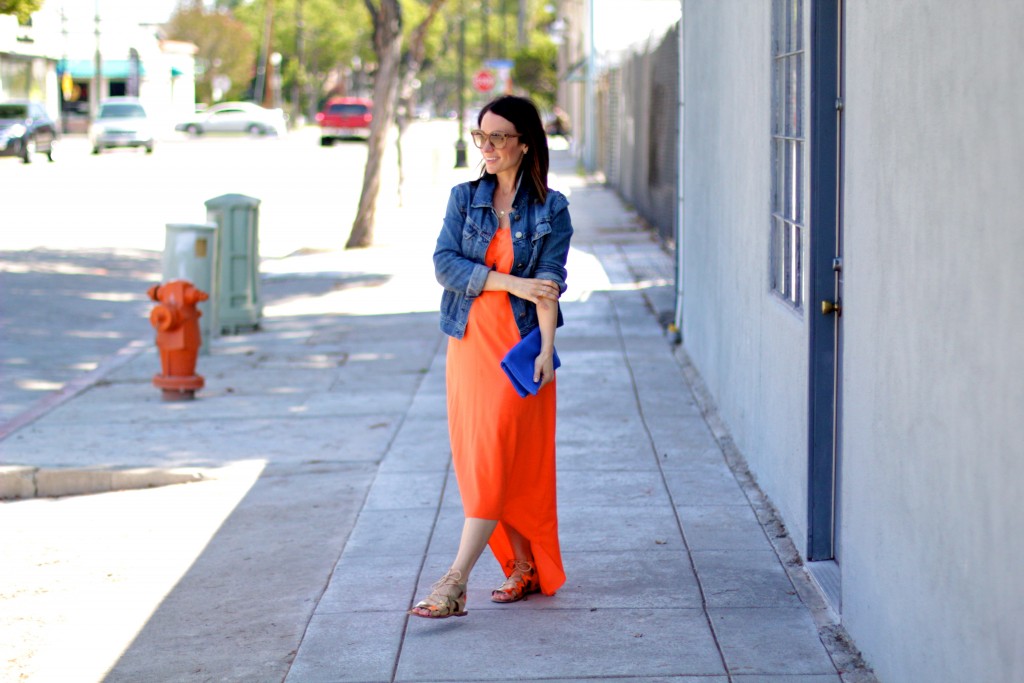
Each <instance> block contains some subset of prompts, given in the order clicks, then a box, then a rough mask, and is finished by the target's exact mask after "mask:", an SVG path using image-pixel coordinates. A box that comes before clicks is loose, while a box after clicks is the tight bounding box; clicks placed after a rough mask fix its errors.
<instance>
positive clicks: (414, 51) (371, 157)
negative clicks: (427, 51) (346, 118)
mask: <svg viewBox="0 0 1024 683" xmlns="http://www.w3.org/2000/svg"><path fill="white" fill-rule="evenodd" d="M364 1H365V3H366V8H367V9H368V10H369V12H370V16H371V18H372V19H373V43H374V51H375V52H376V53H377V61H378V64H379V66H378V68H377V73H376V75H375V77H374V83H373V121H371V122H370V140H369V142H368V143H367V145H368V148H369V149H368V150H367V155H366V171H365V172H364V173H363V191H362V194H361V195H360V197H359V211H358V212H357V213H356V219H355V221H354V222H353V223H352V232H351V233H350V234H349V237H348V242H346V243H345V248H346V249H354V248H359V247H368V246H370V245H371V244H373V227H374V220H375V216H376V210H377V196H378V195H379V194H380V174H381V167H382V161H383V158H384V152H385V150H386V149H387V134H388V131H390V130H391V126H392V125H394V123H395V110H396V107H397V100H398V98H399V97H400V96H401V97H402V98H403V99H406V98H407V97H408V96H407V94H406V93H408V92H411V90H412V86H411V84H412V81H413V79H415V78H416V74H417V73H418V72H419V68H420V64H422V63H423V52H424V40H425V37H426V33H427V29H428V28H429V26H430V23H431V22H432V21H433V20H434V17H436V16H437V13H438V11H440V9H441V6H442V5H443V4H444V2H445V0H431V3H430V7H429V8H428V10H427V16H426V17H425V18H424V19H423V21H422V22H420V24H419V26H417V27H416V29H415V30H414V31H413V33H412V35H411V37H410V48H409V54H408V55H406V60H405V68H404V73H403V69H402V16H401V7H399V5H398V0H381V5H380V7H379V8H378V7H376V6H375V5H374V3H373V2H372V0H364ZM406 106H407V107H408V101H406ZM408 115H409V112H408V111H406V116H408ZM396 144H397V145H398V174H399V182H400V183H401V181H402V176H403V173H402V147H401V145H402V141H401V131H399V137H398V139H397V140H396ZM399 197H401V186H399Z"/></svg>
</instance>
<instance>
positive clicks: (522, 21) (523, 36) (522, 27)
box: [519, 0, 527, 47]
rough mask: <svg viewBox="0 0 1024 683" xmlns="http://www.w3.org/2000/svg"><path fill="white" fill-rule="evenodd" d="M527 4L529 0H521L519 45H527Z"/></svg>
mask: <svg viewBox="0 0 1024 683" xmlns="http://www.w3.org/2000/svg"><path fill="white" fill-rule="evenodd" d="M526 5H527V0H519V47H526V43H527V36H526Z"/></svg>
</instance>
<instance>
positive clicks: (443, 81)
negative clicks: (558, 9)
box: [420, 0, 558, 112]
mask: <svg viewBox="0 0 1024 683" xmlns="http://www.w3.org/2000/svg"><path fill="white" fill-rule="evenodd" d="M553 5H554V3H551V2H549V1H548V0H528V2H527V23H528V26H527V27H526V29H527V30H526V36H527V45H525V46H523V47H520V46H519V44H518V42H519V41H518V35H519V0H472V1H470V0H449V3H448V4H447V5H446V6H445V8H444V11H443V13H442V16H441V17H440V18H439V20H438V22H436V24H437V25H436V26H435V31H433V32H432V35H431V36H430V37H429V38H428V55H429V57H428V63H427V64H426V66H425V67H424V74H423V76H422V78H421V80H422V81H423V88H422V90H421V92H420V101H421V102H422V101H427V102H430V103H431V104H433V105H434V107H435V108H436V110H437V111H442V112H443V111H453V110H455V108H456V106H457V102H458V82H459V52H458V44H459V26H460V21H461V20H462V18H463V17H465V21H466V65H465V70H466V101H467V102H468V103H469V105H468V106H469V107H470V108H471V109H475V108H477V107H479V106H481V105H482V104H483V103H484V102H486V101H487V100H489V99H491V98H492V97H494V96H496V95H498V94H500V92H499V91H497V90H495V91H492V92H490V93H479V92H477V91H475V90H473V89H472V75H473V74H475V73H476V72H477V71H479V70H480V69H483V68H484V67H485V66H486V63H487V62H488V61H491V60H496V59H497V60H511V61H512V62H513V63H514V67H513V73H512V90H513V92H514V93H516V94H519V95H526V96H529V97H531V98H533V99H534V100H535V101H536V102H537V104H538V105H539V106H541V107H542V108H546V107H548V106H550V105H551V104H553V102H554V99H555V94H556V91H557V86H558V76H557V73H556V66H555V64H556V54H557V46H555V44H554V43H553V41H552V40H551V36H550V35H549V30H550V25H551V23H552V22H553V21H554V19H555V14H554V7H553ZM431 41H433V42H431Z"/></svg>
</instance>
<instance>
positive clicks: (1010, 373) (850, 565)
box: [842, 0, 1024, 683]
mask: <svg viewBox="0 0 1024 683" xmlns="http://www.w3.org/2000/svg"><path fill="white" fill-rule="evenodd" d="M846 12H847V14H846V27H847V51H846V58H847V66H846V79H847V80H846V84H847V90H846V109H845V111H846V144H845V151H846V191H845V237H844V241H845V273H846V291H845V297H844V315H843V321H844V325H845V341H846V351H845V358H844V366H843V376H844V382H845V390H844V406H845V409H844V413H843V420H844V430H843V453H844V462H845V466H844V471H843V501H844V505H843V519H844V527H843V537H842V538H843V586H842V589H843V605H844V609H843V611H844V614H843V618H844V621H845V622H846V625H847V628H848V630H849V631H850V633H851V634H852V636H853V638H854V640H855V641H856V643H857V645H858V646H859V647H860V648H861V649H862V651H863V652H864V653H865V655H866V656H867V659H868V661H869V662H870V663H871V664H872V665H873V666H874V668H875V670H876V671H877V673H878V675H879V678H880V679H881V680H882V681H885V682H890V681H891V682H893V683H896V682H900V681H929V683H945V682H948V683H954V682H962V681H993V682H995V681H1007V682H1008V681H1019V680H1022V679H1021V676H1022V675H1024V674H1022V672H1024V617H1022V615H1024V581H1022V577H1024V527H1022V519H1024V503H1022V498H1021V496H1022V491H1024V436H1022V431H1021V427H1022V422H1024V322H1022V311H1024V304H1022V294H1024V267H1022V265H1021V260H1022V259H1024V225H1022V224H1021V223H1022V216H1024V162H1022V155H1024V128H1022V125H1021V123H1022V121H1024V118H1022V114H1021V112H1024V75H1022V74H1024V69H1022V64H1024V40H1022V39H1021V36H1022V35H1024V4H1022V3H1019V2H984V3H962V2H956V1H955V0H945V1H942V2H935V1H934V0H901V1H900V2H889V1H887V0H874V1H871V2H868V1H862V2H854V3H847V9H846Z"/></svg>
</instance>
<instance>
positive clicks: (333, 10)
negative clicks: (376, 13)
mask: <svg viewBox="0 0 1024 683" xmlns="http://www.w3.org/2000/svg"><path fill="white" fill-rule="evenodd" d="M266 2H267V0H254V1H253V2H250V3H245V4H240V5H239V6H238V7H237V8H236V9H235V16H237V17H238V19H239V21H241V22H242V23H243V24H245V26H247V27H248V29H249V31H250V32H251V33H252V34H253V35H254V36H256V43H257V47H256V49H258V45H259V41H260V39H261V38H262V35H263V25H264V18H265V12H266ZM273 12H274V17H273V28H272V35H271V42H270V51H271V52H277V53H279V54H280V55H281V73H282V75H283V76H284V80H283V82H282V93H284V95H285V97H286V98H290V97H291V96H292V95H291V94H292V93H294V92H302V93H310V92H311V93H312V96H313V99H314V100H315V101H314V102H313V108H315V107H316V105H317V104H319V102H320V101H321V100H323V99H324V97H325V96H326V95H327V94H328V92H329V91H333V92H345V91H346V88H347V87H348V85H349V84H350V82H351V79H350V78H348V76H349V74H350V72H351V71H352V69H353V65H355V66H356V67H357V68H356V70H357V71H360V70H361V65H363V64H370V63H372V62H373V61H374V58H373V43H372V38H371V35H372V26H371V24H370V21H369V18H368V17H367V15H366V9H365V7H364V6H363V3H362V0H274V3H273ZM300 17H301V25H300V21H299V18H300ZM300 32H301V41H300V40H299V38H300ZM300 45H301V51H302V58H301V59H300V58H299V48H300ZM356 80H357V81H358V75H357V79H356ZM296 86H298V88H299V89H298V91H296Z"/></svg>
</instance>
